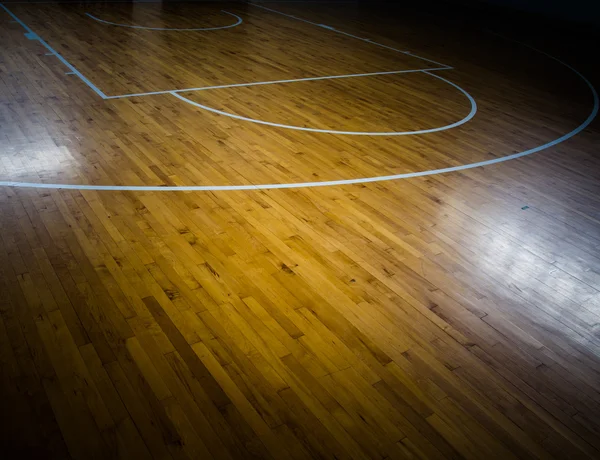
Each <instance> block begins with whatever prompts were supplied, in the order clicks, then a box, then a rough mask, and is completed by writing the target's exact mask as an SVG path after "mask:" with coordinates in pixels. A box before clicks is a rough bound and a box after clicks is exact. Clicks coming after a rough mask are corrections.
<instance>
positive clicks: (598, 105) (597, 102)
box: [0, 3, 600, 192]
mask: <svg viewBox="0 0 600 460" xmlns="http://www.w3.org/2000/svg"><path fill="white" fill-rule="evenodd" d="M255 6H258V7H260V5H255ZM0 7H2V8H3V9H4V10H5V11H6V12H7V13H8V14H9V15H10V16H11V17H13V18H15V19H16V21H17V22H18V23H20V24H21V26H23V27H24V28H25V29H26V30H27V31H29V32H31V29H29V27H27V26H26V25H25V24H24V23H23V22H22V21H21V20H19V19H18V18H17V17H16V16H15V15H14V14H13V13H12V12H11V11H10V10H9V9H8V8H6V7H5V6H4V5H3V4H1V3H0ZM261 8H262V7H261ZM492 33H493V32H492ZM494 34H495V35H498V36H500V37H501V38H503V39H505V40H509V41H514V42H516V43H519V44H521V45H523V46H526V47H528V48H530V49H532V50H534V51H536V52H538V53H541V54H543V55H545V56H547V57H548V58H550V59H552V60H554V61H556V62H558V63H559V64H562V65H564V66H565V67H567V68H568V69H570V70H571V71H573V72H574V73H575V74H576V75H577V76H578V77H579V78H581V79H582V80H583V82H584V83H585V84H586V85H587V86H588V88H589V89H590V91H591V92H592V97H593V101H594V104H593V108H592V111H591V113H590V114H589V116H588V117H587V118H586V119H585V121H584V122H583V123H581V124H580V125H579V126H578V127H577V128H575V129H574V130H572V131H570V132H568V133H567V134H564V135H563V136H561V137H559V138H557V139H554V140H553V141H550V142H547V143H546V144H542V145H540V146H538V147H534V148H532V149H529V150H525V151H523V152H519V153H514V154H512V155H507V156H503V157H499V158H494V159H492V160H485V161H479V162H476V163H470V164H466V165H459V166H451V167H448V168H440V169H432V170H429V171H419V172H412V173H404V174H394V175H388V176H376V177H364V178H358V179H342V180H331V181H322V182H296V183H288V184H249V185H189V186H160V185H137V186H136V185H78V184H44V183H36V182H16V181H0V186H2V187H23V188H38V189H67V190H98V191H102V190H107V191H150V192H160V191H179V192H184V191H231V190H271V189H291V188H310V187H327V186H336V185H354V184H365V183H370V182H383V181H390V180H398V179H408V178H412V177H422V176H430V175H436V174H444V173H449V172H455V171H464V170H466V169H473V168H478V167H480V166H490V165H494V164H497V163H503V162H505V161H510V160H514V159H517V158H521V157H524V156H527V155H531V154H533V153H537V152H540V151H542V150H545V149H547V148H550V147H553V146H555V145H558V144H560V143H562V142H564V141H566V140H568V139H570V138H572V137H574V136H576V135H577V134H579V133H580V132H582V131H583V130H584V129H585V128H587V127H588V126H589V125H590V124H591V123H592V121H594V119H595V118H596V116H597V115H598V111H599V109H600V98H599V96H598V92H597V91H596V88H594V86H593V85H592V83H591V82H590V81H589V80H588V79H587V78H585V77H584V76H583V75H582V74H581V73H580V72H579V71H577V70H576V69H575V68H573V67H571V66H570V65H569V64H567V63H566V62H564V61H562V60H560V59H558V58H556V57H554V56H552V55H550V54H548V53H546V52H544V51H541V50H538V49H537V48H535V47H533V46H531V45H528V44H526V43H522V42H519V41H517V40H513V39H510V38H506V37H503V36H502V35H500V34H496V33H494ZM39 40H40V42H41V43H42V44H43V45H44V46H45V47H46V48H48V49H49V50H50V51H52V52H54V53H55V54H56V56H57V57H58V58H59V59H60V60H61V61H62V62H63V63H64V64H65V65H67V66H68V67H69V68H72V69H75V68H74V67H73V66H71V64H69V63H68V62H67V61H66V60H65V59H64V58H63V57H62V56H61V55H60V54H58V53H56V52H55V51H54V50H53V49H52V48H51V47H50V46H49V45H48V44H47V43H46V42H44V41H43V40H42V39H41V38H40V39H39ZM77 74H78V76H79V77H80V78H82V80H83V81H84V82H86V83H88V85H89V86H90V87H91V88H92V89H94V90H95V91H96V92H97V93H98V94H99V95H100V96H101V97H102V98H103V99H106V98H107V97H106V96H105V95H104V93H102V92H101V91H100V90H98V89H97V88H96V87H95V86H94V85H93V84H91V83H89V80H87V79H85V77H83V75H81V74H80V73H79V72H77ZM438 78H439V77H438Z"/></svg>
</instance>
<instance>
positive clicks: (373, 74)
mask: <svg viewBox="0 0 600 460" xmlns="http://www.w3.org/2000/svg"><path fill="white" fill-rule="evenodd" d="M449 69H452V67H439V68H437V69H409V70H391V71H388V72H371V73H354V74H348V75H327V76H325V77H307V78H294V79H291V80H269V81H256V82H250V83H233V84H231V85H216V86H201V87H199V88H184V89H173V90H166V91H151V92H149V93H132V94H122V95H119V96H107V97H106V99H122V98H127V97H138V96H153V95H155V94H173V93H187V92H191V91H205V90H208V89H221V88H238V87H244V86H259V85H274V84H276V83H295V82H299V81H316V80H334V79H337V78H353V77H371V76H375V75H393V74H397V73H412V72H426V71H432V70H449Z"/></svg>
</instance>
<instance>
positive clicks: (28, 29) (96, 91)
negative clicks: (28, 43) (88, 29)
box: [0, 3, 106, 99]
mask: <svg viewBox="0 0 600 460" xmlns="http://www.w3.org/2000/svg"><path fill="white" fill-rule="evenodd" d="M0 7H2V9H3V10H4V11H6V12H7V13H8V14H9V15H10V17H12V18H13V19H14V20H15V21H17V22H18V23H19V24H21V27H23V28H24V29H25V30H26V31H27V34H25V35H26V36H28V35H29V36H35V37H36V38H35V40H38V41H39V42H40V43H41V44H42V45H44V47H45V48H46V49H47V50H48V51H50V53H52V54H54V55H55V56H56V57H57V58H58V59H59V60H60V62H62V63H63V64H64V65H66V66H67V67H68V68H69V70H70V71H71V72H73V73H74V74H75V75H77V76H78V77H79V78H80V79H81V81H83V82H84V83H85V84H86V85H88V86H89V87H90V88H91V89H92V90H93V91H94V92H95V93H96V94H97V95H98V96H100V97H101V98H102V99H106V94H104V93H103V92H102V91H100V89H98V87H97V86H96V85H94V84H93V83H92V82H91V81H89V80H88V79H87V78H86V77H85V76H83V74H82V73H81V72H79V70H77V69H76V68H75V67H74V66H72V65H71V64H70V63H69V61H67V60H66V59H65V58H64V57H62V56H61V55H60V53H58V51H56V50H55V49H54V48H52V47H51V46H50V45H49V44H48V43H46V42H45V41H44V40H43V39H42V37H40V36H39V35H37V34H36V33H35V32H34V31H33V30H31V28H30V27H29V26H27V24H25V23H24V22H23V21H21V20H20V19H19V18H18V17H16V16H15V15H14V13H13V12H12V11H10V10H9V9H8V8H7V7H6V6H5V5H3V4H2V3H0ZM28 38H29V37H28Z"/></svg>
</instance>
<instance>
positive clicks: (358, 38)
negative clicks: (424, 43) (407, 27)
mask: <svg viewBox="0 0 600 460" xmlns="http://www.w3.org/2000/svg"><path fill="white" fill-rule="evenodd" d="M250 5H252V6H255V7H257V8H262V9H263V10H267V11H271V12H272V13H277V14H280V15H282V16H287V17H288V18H292V19H296V20H297V21H302V22H306V23H307V24H312V25H313V26H317V27H321V28H322V29H327V30H331V31H332V32H337V33H338V34H342V35H346V36H347V37H352V38H355V39H357V40H361V41H363V42H367V43H371V44H372V45H377V46H380V47H382V48H387V49H389V50H392V51H396V52H398V53H402V54H407V55H409V56H412V57H414V58H417V59H421V60H422V61H427V62H430V63H432V64H435V65H439V66H442V67H450V66H447V65H445V64H442V63H440V62H436V61H432V60H431V59H427V58H424V57H421V56H417V55H416V54H413V53H411V52H410V51H402V50H399V49H397V48H392V47H391V46H388V45H384V44H383V43H378V42H376V41H373V40H370V39H368V38H363V37H359V36H357V35H352V34H349V33H348V32H344V31H342V30H338V29H336V28H334V27H331V26H328V25H326V24H319V23H317V22H312V21H309V20H307V19H303V18H299V17H298V16H292V15H291V14H287V13H282V12H281V11H278V10H274V9H273V8H267V7H266V6H262V5H257V4H256V3H250Z"/></svg>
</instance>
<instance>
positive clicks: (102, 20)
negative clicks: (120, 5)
mask: <svg viewBox="0 0 600 460" xmlns="http://www.w3.org/2000/svg"><path fill="white" fill-rule="evenodd" d="M221 12H223V13H226V14H229V15H230V16H233V17H235V18H237V22H236V23H235V24H231V25H229V26H223V27H204V28H202V27H201V28H197V29H171V28H168V27H144V26H132V25H129V24H118V23H116V22H110V21H105V20H104V19H100V18H97V17H96V16H93V15H91V14H90V13H85V15H86V16H88V17H90V18H92V19H93V20H94V21H98V22H103V23H104V24H109V25H111V26H118V27H129V28H130V29H144V30H173V31H180V32H185V31H187V32H191V31H196V30H220V29H229V28H231V27H236V26H239V25H240V24H241V23H242V22H243V21H242V18H240V17H239V16H238V15H237V14H233V13H230V12H229V11H225V10H221Z"/></svg>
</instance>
